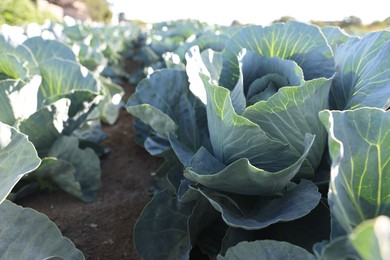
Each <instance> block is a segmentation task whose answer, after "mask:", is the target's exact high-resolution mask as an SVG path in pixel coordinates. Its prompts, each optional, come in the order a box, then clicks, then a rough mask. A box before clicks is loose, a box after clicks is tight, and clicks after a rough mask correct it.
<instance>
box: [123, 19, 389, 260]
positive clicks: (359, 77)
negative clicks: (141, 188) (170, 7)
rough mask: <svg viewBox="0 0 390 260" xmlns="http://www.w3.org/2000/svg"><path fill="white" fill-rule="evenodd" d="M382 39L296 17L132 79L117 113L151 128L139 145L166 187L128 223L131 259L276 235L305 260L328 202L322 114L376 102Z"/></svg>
mask: <svg viewBox="0 0 390 260" xmlns="http://www.w3.org/2000/svg"><path fill="white" fill-rule="evenodd" d="M389 44H390V43H389V32H388V31H383V32H375V33H371V34H368V35H366V36H365V37H363V38H361V39H360V38H356V37H349V36H348V35H346V34H344V33H342V32H341V31H340V30H339V29H338V28H331V27H329V28H326V29H324V31H321V29H320V28H318V27H316V26H313V25H309V24H304V23H299V22H295V21H290V22H288V23H285V24H282V23H280V24H274V25H271V26H268V27H261V26H249V27H247V28H244V29H242V30H240V31H238V32H237V33H236V34H235V35H234V36H233V37H231V38H230V39H229V40H227V42H226V43H225V47H224V49H223V50H222V51H221V52H215V51H212V50H205V51H202V52H200V50H199V48H198V47H196V46H195V47H193V48H190V49H189V50H188V52H187V54H186V71H183V70H174V69H165V70H160V71H156V72H155V73H153V74H152V75H150V77H148V78H147V79H145V80H143V81H141V82H140V84H139V85H138V86H137V89H136V92H135V94H134V95H133V96H132V97H130V99H129V101H128V103H127V110H128V111H129V112H130V113H132V114H133V115H135V116H136V117H137V118H138V119H139V120H141V121H142V122H143V123H144V124H146V125H148V126H149V127H150V129H151V130H150V131H148V132H144V133H143V134H144V135H145V138H144V140H145V141H144V143H143V145H144V147H145V148H146V149H147V150H148V151H149V153H151V154H153V155H160V156H164V157H165V159H166V162H165V164H164V165H163V167H162V168H161V169H160V171H159V172H158V175H160V176H165V178H166V180H167V181H166V183H165V187H166V188H167V189H166V190H164V191H161V192H159V193H157V194H156V195H155V196H154V197H153V199H152V201H151V202H150V203H149V204H148V205H147V206H146V207H145V209H144V211H143V213H142V214H141V216H140V218H139V220H138V222H137V224H136V226H135V245H136V248H137V251H138V253H139V254H140V256H141V257H143V258H147V259H155V258H156V259H157V258H158V257H159V256H161V255H166V256H169V257H173V258H175V257H177V258H187V257H188V255H189V252H190V250H191V248H193V247H195V246H197V247H199V248H200V249H201V251H202V252H203V253H205V254H208V255H209V256H216V255H218V254H221V255H225V253H226V252H227V251H228V249H229V248H231V247H233V246H235V245H236V244H238V243H239V242H241V241H251V240H257V239H262V240H264V239H268V240H270V241H272V239H275V240H286V243H287V242H288V243H287V244H283V245H281V246H280V248H283V247H289V245H290V244H293V245H294V248H293V250H295V251H299V252H301V253H302V254H306V253H307V254H308V257H309V258H311V257H314V254H312V253H309V252H308V251H312V246H313V245H314V244H315V243H316V242H318V241H321V240H326V239H329V238H330V225H329V222H330V221H331V220H330V212H329V210H328V209H327V207H326V205H327V204H328V199H329V204H330V206H331V209H332V201H331V196H330V195H329V197H328V196H327V189H328V183H329V182H330V180H331V177H330V176H331V172H330V170H329V169H330V164H331V163H334V161H333V162H331V159H332V160H334V157H333V155H332V149H333V148H332V146H328V144H327V129H326V127H324V125H323V124H322V122H321V120H324V114H323V113H325V112H321V111H329V109H341V110H344V109H356V108H358V107H364V106H370V107H378V109H379V110H381V109H387V108H388V107H389V104H390V103H389V97H390V93H389V91H390V88H389V79H390V77H389V71H388V66H386V64H387V65H388V64H389V59H388V56H386V55H384V53H385V52H386V51H387V52H388V48H389V46H390V45H389ZM321 113H322V114H321ZM319 114H321V115H322V116H321V117H319ZM325 126H327V124H325ZM381 129H382V128H381ZM384 129H385V128H384ZM328 149H330V150H331V153H330V154H331V157H330V158H329V156H328ZM330 183H331V182H330ZM320 201H321V203H320ZM346 203H349V202H346ZM332 216H333V215H332ZM151 219H153V220H151ZM324 223H326V224H324ZM332 223H335V221H334V218H332ZM308 226H310V227H313V228H308ZM324 227H325V228H324ZM333 228H334V225H332V235H334V230H333ZM293 232H294V236H292V235H291V233H293ZM162 233H163V234H164V236H165V239H162V240H160V241H163V242H161V243H154V244H153V245H150V243H149V242H148V241H154V240H155V239H157V237H160V235H161V234H162ZM289 234H290V235H289ZM260 245H261V246H263V247H266V245H270V246H273V247H275V246H279V245H276V244H275V242H269V243H266V242H264V243H260ZM296 246H301V247H304V248H305V250H306V251H305V250H303V249H302V250H300V249H299V248H298V249H297V248H296ZM312 252H313V251H312ZM229 254H231V253H229ZM227 255H228V254H227ZM233 259H234V258H233Z"/></svg>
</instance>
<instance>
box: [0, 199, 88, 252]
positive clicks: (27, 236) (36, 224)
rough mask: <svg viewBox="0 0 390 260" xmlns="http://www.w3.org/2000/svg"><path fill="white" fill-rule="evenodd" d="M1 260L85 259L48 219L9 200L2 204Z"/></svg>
mask: <svg viewBox="0 0 390 260" xmlns="http://www.w3.org/2000/svg"><path fill="white" fill-rule="evenodd" d="M0 219H1V221H0V237H1V244H0V258H1V259H53V258H55V259H72V260H83V259H85V258H84V256H83V254H82V253H81V251H80V250H78V249H77V248H76V247H75V245H74V244H73V243H72V242H71V241H70V240H69V239H68V238H65V237H63V236H62V234H61V232H60V230H59V229H58V228H57V226H56V225H55V224H54V223H53V222H52V221H50V220H49V219H48V217H47V216H45V215H43V214H41V213H39V212H37V211H35V210H33V209H29V208H22V207H20V206H18V205H16V204H14V203H12V202H10V201H8V200H6V201H4V202H3V203H1V204H0Z"/></svg>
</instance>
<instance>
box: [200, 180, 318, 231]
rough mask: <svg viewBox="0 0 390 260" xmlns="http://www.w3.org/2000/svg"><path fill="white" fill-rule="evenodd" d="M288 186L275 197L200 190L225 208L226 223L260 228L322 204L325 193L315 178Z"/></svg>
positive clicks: (213, 201) (214, 203) (216, 204)
mask: <svg viewBox="0 0 390 260" xmlns="http://www.w3.org/2000/svg"><path fill="white" fill-rule="evenodd" d="M286 186H287V188H286V189H285V191H283V192H282V194H281V195H280V196H278V197H274V198H266V197H257V196H242V195H236V194H227V193H221V192H218V191H215V190H209V189H207V188H204V187H199V188H198V189H197V190H198V191H199V192H200V193H201V194H202V195H203V196H204V197H206V198H207V199H208V200H209V202H210V203H211V205H212V206H213V207H214V208H215V209H216V210H217V211H219V212H221V214H222V218H223V220H224V221H225V222H226V224H228V225H229V226H231V227H236V228H243V229H247V230H257V229H262V228H265V227H268V226H269V225H272V224H274V223H277V222H280V221H292V220H295V219H298V218H301V217H303V216H305V215H307V214H308V213H309V212H310V211H311V210H313V209H314V208H315V207H316V206H317V205H318V203H319V201H320V198H321V194H320V193H319V192H318V188H317V186H316V185H314V184H313V183H312V182H310V181H306V180H302V181H301V182H300V183H299V184H298V185H295V184H293V183H290V184H289V185H286ZM243 187H245V186H243ZM242 193H244V192H242Z"/></svg>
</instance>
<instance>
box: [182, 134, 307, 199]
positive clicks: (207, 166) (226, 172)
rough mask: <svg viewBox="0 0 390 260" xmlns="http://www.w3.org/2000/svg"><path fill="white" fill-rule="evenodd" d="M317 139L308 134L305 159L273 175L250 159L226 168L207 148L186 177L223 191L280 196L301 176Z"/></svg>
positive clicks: (188, 170)
mask: <svg viewBox="0 0 390 260" xmlns="http://www.w3.org/2000/svg"><path fill="white" fill-rule="evenodd" d="M313 138H314V137H313V136H310V135H308V136H307V138H306V141H307V146H306V148H305V150H304V152H303V154H302V156H301V158H299V159H297V160H296V162H294V163H293V164H292V165H290V166H289V167H286V168H284V169H281V170H280V171H276V172H269V171H265V170H262V169H259V168H256V167H254V166H253V165H252V164H251V163H250V162H249V161H248V159H247V158H241V159H239V160H237V161H235V162H233V163H232V164H230V165H228V166H226V167H225V166H224V164H222V163H221V162H219V161H218V160H217V159H216V158H215V157H213V156H212V155H211V154H210V153H209V152H208V151H207V150H206V149H204V148H201V149H199V151H198V152H197V153H196V154H195V155H194V157H193V158H192V160H191V163H190V165H189V166H188V167H187V168H186V169H185V170H184V176H185V177H186V178H187V179H189V180H191V181H194V182H197V183H201V184H202V185H204V186H206V187H208V188H212V189H216V190H219V191H225V192H231V193H237V194H246V195H259V196H274V195H277V194H279V195H280V194H281V191H282V189H283V188H284V187H285V186H286V185H287V184H288V183H289V181H290V180H291V179H292V178H293V177H294V176H295V175H296V174H297V173H298V171H299V168H300V166H301V165H302V163H303V161H304V159H305V157H306V156H307V153H308V151H309V149H310V147H311V145H312V144H313Z"/></svg>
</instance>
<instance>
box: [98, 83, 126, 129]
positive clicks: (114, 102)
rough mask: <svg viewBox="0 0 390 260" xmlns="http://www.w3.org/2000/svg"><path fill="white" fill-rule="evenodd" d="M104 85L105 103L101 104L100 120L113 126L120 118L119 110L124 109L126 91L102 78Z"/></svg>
mask: <svg viewBox="0 0 390 260" xmlns="http://www.w3.org/2000/svg"><path fill="white" fill-rule="evenodd" d="M99 80H100V81H101V83H102V84H103V89H102V91H103V96H104V99H103V101H102V102H101V103H100V104H99V111H100V119H101V120H102V121H103V122H105V123H107V124H110V125H113V124H114V123H115V122H116V120H117V119H118V116H119V109H121V108H122V107H123V102H122V98H123V96H124V94H125V91H124V89H123V88H122V87H121V86H119V85H117V84H115V83H114V82H112V81H111V80H109V79H106V78H103V77H100V78H99Z"/></svg>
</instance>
